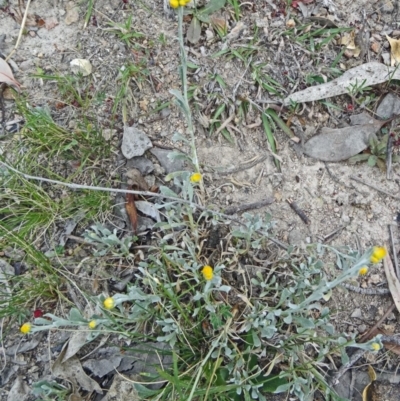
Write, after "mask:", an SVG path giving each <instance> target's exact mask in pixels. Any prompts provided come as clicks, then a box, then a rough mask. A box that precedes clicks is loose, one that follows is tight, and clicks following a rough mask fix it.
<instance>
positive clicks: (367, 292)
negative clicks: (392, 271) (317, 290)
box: [341, 283, 390, 295]
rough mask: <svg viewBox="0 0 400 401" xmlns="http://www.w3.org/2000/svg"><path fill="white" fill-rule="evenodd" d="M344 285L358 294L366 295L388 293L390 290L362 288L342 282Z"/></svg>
mask: <svg viewBox="0 0 400 401" xmlns="http://www.w3.org/2000/svg"><path fill="white" fill-rule="evenodd" d="M341 286H342V287H344V288H347V289H348V290H350V291H354V292H357V293H358V294H364V295H387V294H390V291H389V290H388V289H387V288H360V287H356V286H354V285H351V284H347V283H342V284H341Z"/></svg>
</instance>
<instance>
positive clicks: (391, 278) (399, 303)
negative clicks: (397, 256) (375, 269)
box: [383, 255, 400, 312]
mask: <svg viewBox="0 0 400 401" xmlns="http://www.w3.org/2000/svg"><path fill="white" fill-rule="evenodd" d="M383 266H384V268H385V274H386V280H387V282H388V285H389V290H390V294H391V296H392V298H393V302H394V303H395V305H396V308H397V310H398V311H399V312H400V281H399V279H398V278H397V276H396V272H395V271H394V268H393V263H392V259H390V256H389V255H386V256H385V257H384V259H383Z"/></svg>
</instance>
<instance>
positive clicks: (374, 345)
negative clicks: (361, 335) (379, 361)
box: [371, 343, 381, 351]
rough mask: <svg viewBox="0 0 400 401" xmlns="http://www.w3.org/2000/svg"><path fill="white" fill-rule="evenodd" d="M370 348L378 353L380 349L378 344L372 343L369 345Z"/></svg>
mask: <svg viewBox="0 0 400 401" xmlns="http://www.w3.org/2000/svg"><path fill="white" fill-rule="evenodd" d="M371 348H372V349H373V350H374V351H379V350H380V349H381V346H380V345H379V344H378V343H372V344H371Z"/></svg>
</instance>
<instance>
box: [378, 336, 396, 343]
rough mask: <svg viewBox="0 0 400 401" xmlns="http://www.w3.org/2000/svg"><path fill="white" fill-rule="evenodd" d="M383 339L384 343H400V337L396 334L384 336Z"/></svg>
mask: <svg viewBox="0 0 400 401" xmlns="http://www.w3.org/2000/svg"><path fill="white" fill-rule="evenodd" d="M381 341H382V342H383V343H393V344H396V345H400V337H395V336H382V337H381Z"/></svg>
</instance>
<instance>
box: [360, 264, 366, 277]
mask: <svg viewBox="0 0 400 401" xmlns="http://www.w3.org/2000/svg"><path fill="white" fill-rule="evenodd" d="M367 273H368V266H363V267H362V268H361V269H360V270H359V271H358V274H359V275H360V276H365V275H366V274H367Z"/></svg>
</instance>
